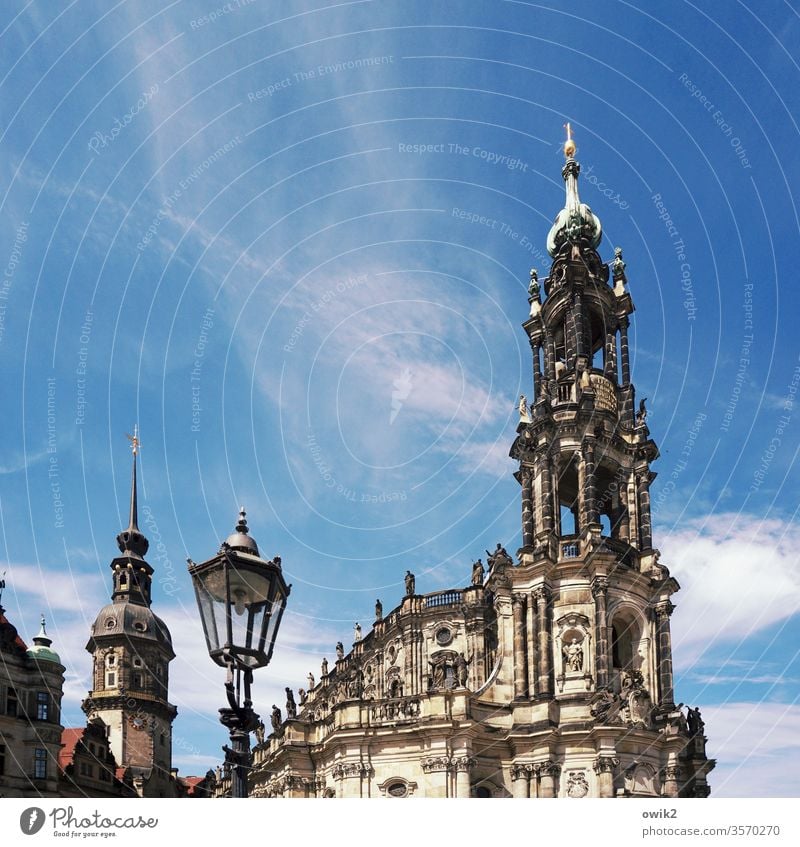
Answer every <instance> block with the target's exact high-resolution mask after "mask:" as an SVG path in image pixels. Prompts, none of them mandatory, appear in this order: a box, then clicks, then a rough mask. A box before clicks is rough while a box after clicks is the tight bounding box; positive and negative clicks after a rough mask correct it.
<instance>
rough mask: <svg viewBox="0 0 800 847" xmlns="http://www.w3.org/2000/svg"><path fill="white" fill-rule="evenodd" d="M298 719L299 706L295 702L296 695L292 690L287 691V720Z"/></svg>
mask: <svg viewBox="0 0 800 847" xmlns="http://www.w3.org/2000/svg"><path fill="white" fill-rule="evenodd" d="M296 717H297V704H296V703H295V702H294V693H293V692H292V689H291V688H288V687H287V689H286V719H287V720H291V719H292V718H296Z"/></svg>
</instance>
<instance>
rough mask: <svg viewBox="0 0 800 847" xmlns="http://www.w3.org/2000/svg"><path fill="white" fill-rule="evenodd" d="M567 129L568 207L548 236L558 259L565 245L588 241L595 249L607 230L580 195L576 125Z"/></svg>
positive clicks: (565, 174) (565, 175)
mask: <svg viewBox="0 0 800 847" xmlns="http://www.w3.org/2000/svg"><path fill="white" fill-rule="evenodd" d="M564 126H565V128H566V130H567V140H566V141H565V142H564V158H565V159H566V161H565V163H564V167H563V168H562V170H561V176H562V177H563V178H564V187H565V189H566V198H565V201H564V208H563V209H562V210H561V211H560V212H559V213H558V216H557V217H556V221H555V223H554V224H553V227H552V229H551V230H550V233H549V235H548V236H547V252H548V253H549V254H550V255H551V256H552V257H553V258H555V257H556V255H558V253H559V251H560V250H561V248H562V247H563V246H564V244H567V243H569V244H574V245H579V246H580V245H581V243H582V242H588V244H589V245H590V246H591V247H592V248H596V247H597V245H598V244H599V243H600V238H601V237H602V234H603V229H602V226H601V224H600V219H599V218H598V217H597V215H595V214H593V212H592V210H591V209H590V208H589V207H588V206H587V205H586V203H581V198H580V197H579V196H578V174H580V172H581V166H580V164H579V163H578V161H577V160H576V159H575V153H576V151H577V149H578V148H577V145H576V144H575V139H574V138H573V137H572V126H571V124H569V123H567V124H565V125H564Z"/></svg>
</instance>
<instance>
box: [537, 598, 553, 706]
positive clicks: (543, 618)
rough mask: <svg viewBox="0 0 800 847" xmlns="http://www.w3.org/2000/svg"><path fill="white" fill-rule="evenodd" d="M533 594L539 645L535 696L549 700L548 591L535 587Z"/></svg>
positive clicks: (551, 685) (551, 688)
mask: <svg viewBox="0 0 800 847" xmlns="http://www.w3.org/2000/svg"><path fill="white" fill-rule="evenodd" d="M534 596H535V597H536V621H537V623H538V625H539V631H538V633H537V642H538V646H539V679H538V685H537V689H538V691H537V696H538V697H539V698H541V699H548V700H549V699H550V698H551V697H552V696H553V657H552V650H551V646H550V639H551V635H550V611H549V609H548V601H549V599H550V591H549V590H548V589H547V588H545V587H542V588H537V589H536V591H534Z"/></svg>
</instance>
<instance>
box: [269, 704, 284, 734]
mask: <svg viewBox="0 0 800 847" xmlns="http://www.w3.org/2000/svg"><path fill="white" fill-rule="evenodd" d="M270 722H271V723H272V728H273V730H275V732H280V729H281V724H282V723H283V719H282V718H281V710H280V709H279V708H278V707H277V706H276V705H275V704H274V703H273V704H272V714H271V715H270Z"/></svg>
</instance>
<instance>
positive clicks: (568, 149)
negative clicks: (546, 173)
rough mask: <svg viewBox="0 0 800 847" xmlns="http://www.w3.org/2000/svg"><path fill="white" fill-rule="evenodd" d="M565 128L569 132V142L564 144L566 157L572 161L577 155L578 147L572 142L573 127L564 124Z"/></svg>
mask: <svg viewBox="0 0 800 847" xmlns="http://www.w3.org/2000/svg"><path fill="white" fill-rule="evenodd" d="M564 128H565V129H566V130H567V140H566V141H565V142H564V156H565V158H567V159H571V158H572V157H573V156H574V155H575V150H577V147H576V146H575V142H574V141H573V140H572V127H571V126H570V125H569V124H568V123H566V124H564Z"/></svg>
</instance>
